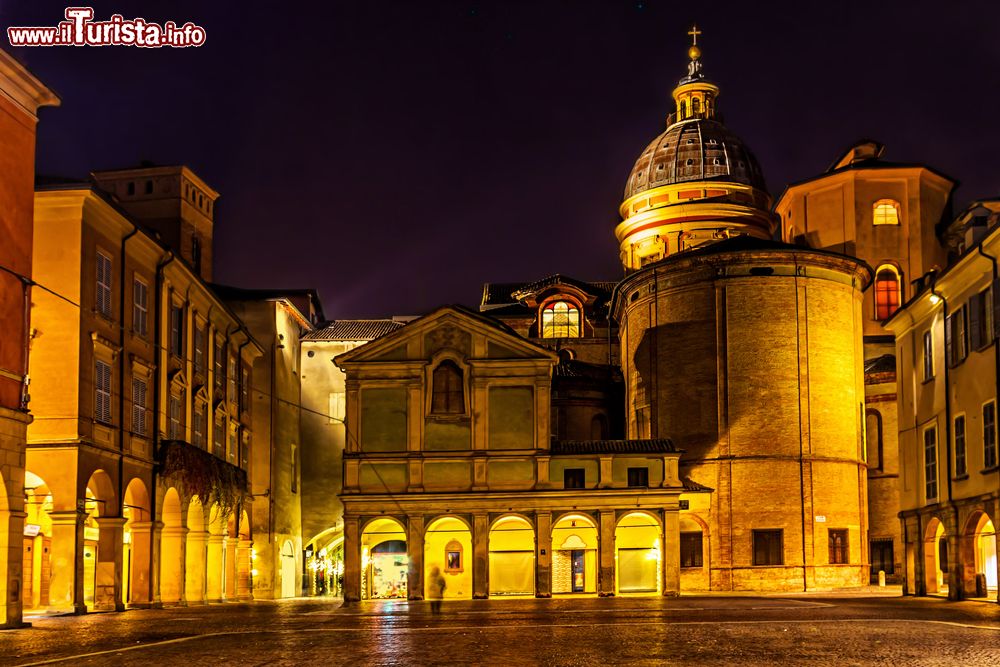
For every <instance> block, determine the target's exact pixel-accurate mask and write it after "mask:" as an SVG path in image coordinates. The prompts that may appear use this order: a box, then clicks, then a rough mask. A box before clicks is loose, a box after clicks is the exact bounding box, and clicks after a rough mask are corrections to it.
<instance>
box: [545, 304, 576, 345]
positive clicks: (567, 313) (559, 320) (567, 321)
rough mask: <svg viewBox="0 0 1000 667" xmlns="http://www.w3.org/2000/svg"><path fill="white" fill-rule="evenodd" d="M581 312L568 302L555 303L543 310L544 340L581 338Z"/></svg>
mask: <svg viewBox="0 0 1000 667" xmlns="http://www.w3.org/2000/svg"><path fill="white" fill-rule="evenodd" d="M579 337H580V310H579V309H578V308H577V307H576V306H574V305H573V304H571V303H569V302H567V301H553V302H552V303H550V304H548V305H547V306H545V308H543V309H542V338H579Z"/></svg>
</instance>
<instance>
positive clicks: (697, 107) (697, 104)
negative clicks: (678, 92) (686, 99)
mask: <svg viewBox="0 0 1000 667" xmlns="http://www.w3.org/2000/svg"><path fill="white" fill-rule="evenodd" d="M699 111H701V100H699V99H698V98H697V97H696V98H694V99H693V100H691V113H692V114H697V113H698V112H699Z"/></svg>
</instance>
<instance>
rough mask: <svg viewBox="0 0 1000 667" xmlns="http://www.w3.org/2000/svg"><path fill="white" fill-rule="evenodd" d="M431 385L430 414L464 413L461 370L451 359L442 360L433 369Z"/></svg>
mask: <svg viewBox="0 0 1000 667" xmlns="http://www.w3.org/2000/svg"><path fill="white" fill-rule="evenodd" d="M431 379H432V387H431V414H435V415H461V414H465V391H464V388H463V382H462V370H461V369H460V368H459V367H458V366H457V365H455V362H453V361H448V360H445V361H442V362H441V363H440V364H438V366H437V368H435V369H434V373H433V376H432V378H431Z"/></svg>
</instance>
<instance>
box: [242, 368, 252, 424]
mask: <svg viewBox="0 0 1000 667" xmlns="http://www.w3.org/2000/svg"><path fill="white" fill-rule="evenodd" d="M249 409H250V368H249V367H248V366H247V365H246V363H244V364H243V367H242V368H241V369H240V411H241V412H246V411H248V410H249Z"/></svg>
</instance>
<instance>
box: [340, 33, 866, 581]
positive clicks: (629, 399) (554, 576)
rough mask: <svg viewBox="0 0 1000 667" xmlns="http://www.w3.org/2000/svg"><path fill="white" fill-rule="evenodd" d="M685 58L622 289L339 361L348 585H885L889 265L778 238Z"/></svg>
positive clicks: (639, 200)
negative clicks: (879, 392)
mask: <svg viewBox="0 0 1000 667" xmlns="http://www.w3.org/2000/svg"><path fill="white" fill-rule="evenodd" d="M688 55H689V58H690V63H689V66H688V73H687V75H686V76H685V77H684V78H683V79H681V81H680V82H679V84H678V86H677V87H676V88H675V90H674V91H673V97H674V101H675V104H676V112H675V113H673V114H671V115H670V116H669V117H668V118H667V127H666V129H665V131H664V132H663V133H661V134H660V135H658V136H657V137H656V138H655V139H654V140H653V141H652V142H651V143H650V144H649V146H648V147H647V148H646V149H645V150H644V151H643V152H642V153H641V155H640V156H639V158H638V160H637V162H636V164H635V167H634V168H633V171H632V173H631V174H630V175H629V177H628V181H627V184H626V191H625V197H624V201H623V203H622V205H621V208H620V212H621V217H622V221H621V223H620V224H619V225H618V226H617V228H616V229H615V230H614V231H615V235H616V237H617V240H618V253H619V257H620V259H621V262H622V265H623V268H624V271H625V278H624V279H623V280H622V281H620V282H618V283H601V282H586V281H578V280H575V279H572V278H568V277H565V276H558V275H556V276H550V277H549V278H545V279H543V280H539V281H535V282H530V283H524V284H489V285H487V286H486V287H485V289H484V292H483V300H482V303H481V305H480V310H479V312H478V313H476V312H471V311H467V310H465V309H462V308H458V307H447V308H442V309H439V310H437V311H435V312H433V313H431V314H429V315H427V316H425V317H422V318H419V319H417V320H415V321H413V322H410V323H409V324H407V325H406V326H403V327H401V328H399V329H397V330H395V331H394V332H392V333H389V334H387V335H386V336H384V337H383V338H380V339H378V340H376V341H374V342H372V343H368V344H367V345H365V346H363V347H359V348H357V349H354V350H352V351H350V352H347V353H345V354H342V355H340V356H337V357H336V359H335V363H336V364H337V365H338V366H339V367H340V368H341V369H342V370H343V371H344V372H345V374H346V380H345V385H346V419H345V426H346V433H347V438H346V445H345V454H344V467H343V474H344V485H343V493H342V494H341V501H342V503H343V506H344V566H345V574H344V594H345V598H346V599H347V600H358V599H378V598H394V597H407V598H410V599H422V598H423V597H425V586H426V582H427V580H428V577H432V576H433V577H436V576H437V575H438V573H440V574H441V576H444V578H445V581H446V588H445V596H447V597H458V598H463V597H464V598H486V597H502V596H517V595H527V596H539V597H549V596H552V595H563V594H566V595H572V594H584V595H585V594H596V595H628V594H659V595H677V594H679V593H680V592H683V591H695V590H717V591H729V590H806V589H816V588H835V587H849V586H858V585H862V584H864V583H867V581H868V577H869V563H870V555H869V544H868V532H869V531H868V522H869V516H868V507H869V500H868V479H867V470H868V463H867V457H868V452H867V447H866V442H865V436H864V433H865V418H866V417H865V393H866V392H865V376H864V373H863V368H864V360H865V348H864V339H863V332H864V326H865V298H866V297H865V292H866V289H867V288H868V287H869V285H870V284H871V283H872V280H873V272H872V270H871V268H870V267H869V266H868V265H867V264H866V263H865V262H864V261H862V260H859V259H857V258H856V257H854V256H852V255H851V254H850V253H846V252H844V250H843V249H819V248H815V247H808V246H805V245H796V244H793V243H787V242H785V241H779V240H777V239H779V238H782V237H783V234H782V233H781V232H780V231H779V230H780V225H779V218H778V216H777V215H776V214H775V212H774V211H773V209H772V201H771V198H770V196H769V195H768V193H767V190H766V187H765V185H764V179H763V175H762V171H761V169H760V166H759V165H758V164H757V162H756V159H755V158H754V157H753V154H752V153H751V151H750V150H749V149H748V148H747V147H746V146H745V145H744V144H743V142H742V141H740V139H739V138H738V137H736V136H735V135H733V134H732V133H731V132H730V131H729V130H728V129H727V128H726V127H725V126H724V125H723V124H722V122H721V117H720V116H719V115H718V114H717V111H716V108H717V99H718V95H719V88H718V87H717V86H716V85H714V84H713V83H711V82H709V81H708V80H707V79H706V78H705V76H704V74H703V72H702V66H701V62H700V56H701V53H700V49H699V48H698V47H697V46H692V47H691V49H690V50H689V53H688ZM435 570H436V571H435Z"/></svg>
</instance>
